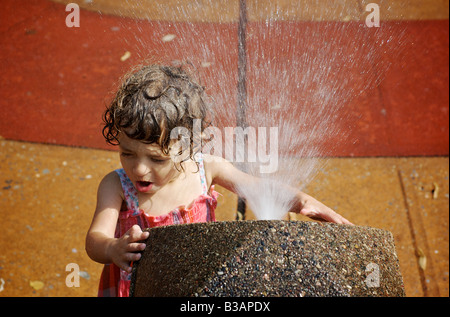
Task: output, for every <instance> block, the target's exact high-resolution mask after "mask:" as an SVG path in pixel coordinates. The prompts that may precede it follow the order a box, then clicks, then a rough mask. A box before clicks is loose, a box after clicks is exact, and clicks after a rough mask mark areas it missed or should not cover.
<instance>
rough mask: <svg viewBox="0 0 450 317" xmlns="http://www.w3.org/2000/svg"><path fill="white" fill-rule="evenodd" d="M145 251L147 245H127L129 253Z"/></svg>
mask: <svg viewBox="0 0 450 317" xmlns="http://www.w3.org/2000/svg"><path fill="white" fill-rule="evenodd" d="M144 249H145V243H129V244H128V245H127V251H128V252H141V251H143V250H144Z"/></svg>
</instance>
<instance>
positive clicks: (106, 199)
mask: <svg viewBox="0 0 450 317" xmlns="http://www.w3.org/2000/svg"><path fill="white" fill-rule="evenodd" d="M122 201H123V198H122V186H121V184H120V179H119V176H118V175H117V173H115V172H112V173H110V174H108V175H106V176H105V177H104V178H103V180H102V181H101V183H100V185H99V187H98V192H97V207H96V210H95V214H94V218H93V220H92V224H91V227H90V228H89V231H88V233H87V236H86V252H87V254H88V255H89V257H90V258H91V259H92V260H94V261H96V262H99V263H104V264H107V263H114V264H116V265H117V266H119V267H120V268H122V269H124V270H127V271H130V266H129V263H130V262H131V261H137V260H139V258H140V256H141V255H140V254H139V253H133V252H137V251H142V250H143V249H144V248H145V243H137V242H138V241H140V240H144V239H146V238H147V237H148V232H142V230H141V229H140V227H139V226H133V227H132V228H131V229H130V230H128V231H127V232H126V233H125V234H124V235H123V236H122V237H120V238H118V239H116V238H114V234H115V230H116V225H117V219H118V217H119V212H120V208H121V206H122Z"/></svg>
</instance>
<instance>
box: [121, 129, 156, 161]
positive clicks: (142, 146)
mask: <svg viewBox="0 0 450 317" xmlns="http://www.w3.org/2000/svg"><path fill="white" fill-rule="evenodd" d="M118 139H119V147H120V148H121V149H122V150H127V151H133V152H145V153H146V154H149V155H153V156H165V155H164V153H163V151H162V150H161V147H160V146H159V144H157V143H144V142H142V141H139V140H135V139H132V138H130V137H128V136H127V135H126V134H125V133H123V132H121V133H119V136H118Z"/></svg>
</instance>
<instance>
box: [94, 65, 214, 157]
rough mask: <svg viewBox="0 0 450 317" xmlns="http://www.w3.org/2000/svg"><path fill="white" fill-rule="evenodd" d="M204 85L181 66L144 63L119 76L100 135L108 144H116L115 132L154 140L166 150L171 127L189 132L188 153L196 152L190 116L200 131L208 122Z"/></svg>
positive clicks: (150, 140) (191, 154)
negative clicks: (121, 77)
mask: <svg viewBox="0 0 450 317" xmlns="http://www.w3.org/2000/svg"><path fill="white" fill-rule="evenodd" d="M204 97H205V96H204V88H203V87H202V86H200V85H199V84H197V83H196V82H195V81H194V80H193V79H192V78H191V76H190V75H189V74H188V73H187V72H186V71H185V70H184V69H183V67H174V66H161V65H147V66H143V67H141V68H140V69H138V70H137V71H135V72H131V73H130V74H128V75H127V76H125V79H124V80H123V82H122V84H121V86H120V88H119V90H118V91H117V93H116V95H115V97H114V99H113V100H112V102H111V104H110V105H109V106H108V107H107V109H106V111H105V112H104V114H103V122H104V124H105V125H104V127H103V136H104V137H105V139H106V142H107V143H109V144H111V145H118V144H119V139H118V136H119V133H121V132H123V133H125V134H126V135H127V136H128V137H129V138H132V139H135V140H139V141H142V142H144V143H148V144H153V143H155V144H158V145H159V146H160V147H161V150H162V152H163V153H165V154H166V155H168V154H169V151H170V144H171V138H170V133H171V131H172V130H173V129H175V128H186V129H188V131H190V132H191V136H192V137H191V138H190V157H191V159H193V156H194V154H195V152H196V150H195V149H194V148H193V147H194V139H195V138H196V137H199V136H195V135H192V133H193V126H194V120H196V119H200V121H199V122H201V130H200V131H203V130H204V129H205V128H207V127H208V126H209V125H210V124H211V119H210V110H211V109H209V107H208V106H207V104H206V102H205V100H204Z"/></svg>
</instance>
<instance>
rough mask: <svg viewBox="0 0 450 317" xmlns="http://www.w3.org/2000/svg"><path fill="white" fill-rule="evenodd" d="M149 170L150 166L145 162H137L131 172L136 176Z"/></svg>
mask: <svg viewBox="0 0 450 317" xmlns="http://www.w3.org/2000/svg"><path fill="white" fill-rule="evenodd" d="M149 172H150V168H149V167H148V166H147V164H145V162H137V163H136V165H135V166H134V169H133V173H134V174H135V175H136V176H145V175H147V174H148V173H149Z"/></svg>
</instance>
